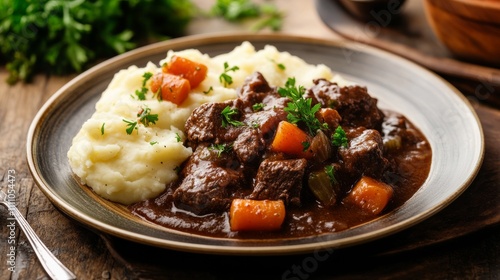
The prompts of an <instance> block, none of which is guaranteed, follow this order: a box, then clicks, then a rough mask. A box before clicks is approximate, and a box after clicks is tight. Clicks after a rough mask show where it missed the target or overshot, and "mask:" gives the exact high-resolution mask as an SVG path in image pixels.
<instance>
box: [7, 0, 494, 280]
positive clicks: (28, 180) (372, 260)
mask: <svg viewBox="0 0 500 280" xmlns="http://www.w3.org/2000/svg"><path fill="white" fill-rule="evenodd" d="M195 2H196V3H198V4H199V6H200V7H201V8H204V9H207V8H208V7H209V6H210V5H209V3H210V2H209V1H202V0H198V1H195ZM274 3H276V5H278V7H280V9H281V10H283V11H284V12H285V14H286V18H285V22H284V26H283V30H282V31H281V32H284V33H289V34H297V35H304V36H313V37H321V38H329V39H339V36H337V35H336V34H335V33H334V32H332V31H331V30H330V29H329V28H328V27H327V26H326V25H325V24H323V22H322V21H321V19H320V18H319V17H318V15H317V13H316V9H315V5H314V2H313V1H301V0H291V1H288V0H277V1H274ZM246 28H248V26H247V25H245V24H243V25H237V24H228V23H226V22H223V21H220V20H215V19H198V20H196V21H194V22H193V23H192V24H191V25H190V26H189V28H188V30H187V34H197V33H214V34H215V33H218V32H226V31H233V32H236V31H238V30H243V29H246ZM6 78H7V71H6V70H5V69H4V68H0V119H1V122H0V184H2V186H5V185H7V184H9V182H8V179H9V176H8V175H11V176H10V179H14V180H15V182H11V183H13V185H14V187H15V191H16V192H15V197H16V205H17V207H18V208H19V210H20V211H21V213H22V214H23V215H24V216H25V217H26V218H27V220H28V222H29V223H30V224H31V225H32V227H33V229H34V230H35V231H36V233H38V235H39V236H40V237H41V239H42V240H43V241H44V242H45V244H46V245H47V247H48V248H49V249H51V251H52V252H53V253H54V254H55V255H56V256H57V257H58V258H59V259H60V260H61V261H62V262H63V263H64V264H65V265H66V266H67V267H69V268H70V269H71V270H72V271H73V272H74V273H75V274H76V275H77V276H78V278H79V279H138V278H142V279H148V278H156V279H255V278H256V277H260V278H262V279H271V278H272V279H275V278H278V279H279V278H281V279H331V278H339V279H367V278H368V279H387V278H406V279H407V278H419V279H420V278H427V279H498V278H499V277H500V263H499V262H500V257H499V252H500V250H499V238H498V236H499V227H498V223H497V222H498V221H497V218H498V214H499V213H498V212H497V211H498V209H499V208H498V201H495V200H497V199H498V198H499V197H498V190H499V181H500V174H499V173H500V145H498V143H499V141H498V139H499V137H500V133H499V132H498V131H500V130H499V129H500V110H499V109H498V108H495V107H492V106H490V105H489V104H484V103H481V102H474V103H473V105H474V108H475V110H476V111H477V113H478V115H479V117H480V119H481V122H482V124H483V126H484V128H485V136H486V158H485V165H484V166H483V168H482V170H481V172H480V175H478V179H476V181H475V182H474V184H473V187H474V188H473V189H471V190H470V191H469V190H468V194H465V196H464V197H463V198H462V200H474V199H475V198H477V197H478V196H476V195H475V193H474V192H480V191H483V189H482V188H487V189H488V190H490V191H491V192H492V194H491V196H490V197H489V198H481V199H489V200H488V201H485V203H486V202H487V203H489V204H488V205H491V209H490V212H488V213H487V211H486V212H485V211H483V212H480V213H481V215H482V216H481V217H475V216H467V213H475V212H474V211H473V209H472V210H470V211H469V210H468V209H465V210H463V209H462V212H463V213H464V214H463V219H461V217H462V216H460V217H458V218H457V217H456V215H455V216H454V214H455V213H457V212H454V211H453V210H454V209H460V208H461V204H458V203H460V201H458V202H457V203H455V204H454V205H451V206H450V208H449V209H445V210H444V211H443V213H442V214H441V220H430V221H426V222H424V223H423V224H422V225H418V226H420V229H422V230H418V229H419V228H417V229H416V230H413V231H411V230H410V231H406V232H403V233H401V234H398V235H396V237H397V239H396V238H393V239H391V237H389V238H385V240H381V241H378V242H373V243H371V244H368V245H366V246H358V247H356V248H350V249H343V250H339V251H335V252H331V254H330V252H323V253H325V254H326V253H329V255H328V256H329V257H328V258H327V259H324V260H323V259H318V258H316V259H314V258H313V257H314V256H312V255H298V256H281V257H265V258H261V259H258V258H246V257H241V258H227V257H224V256H217V257H213V258H212V257H209V256H206V255H196V254H187V253H181V252H174V251H168V250H159V249H157V248H151V247H146V246H143V245H138V244H133V243H130V242H126V241H123V240H117V239H114V238H111V237H108V236H101V234H100V233H98V232H94V231H92V230H90V229H88V228H86V227H84V226H82V225H80V224H78V223H76V222H74V221H73V220H71V219H69V218H67V217H66V216H65V215H64V214H62V213H61V212H59V211H58V210H57V209H56V208H55V207H54V206H53V205H52V204H51V203H50V202H49V201H48V199H47V198H46V197H45V196H44V195H43V194H42V192H41V191H40V190H39V189H38V188H37V187H36V185H35V184H34V181H33V179H32V177H31V175H30V173H29V170H28V166H27V163H26V134H27V131H28V128H29V126H30V124H31V121H32V119H33V117H34V116H35V114H36V112H37V111H38V110H39V109H40V108H41V106H42V105H43V104H44V102H46V101H47V99H48V98H49V97H50V96H51V95H52V94H54V93H55V92H56V91H57V90H58V89H59V88H61V87H62V86H63V85H64V84H65V83H67V82H68V81H69V80H71V78H73V76H63V77H59V76H46V75H38V76H36V77H35V78H34V80H33V82H32V83H30V84H17V85H15V86H8V85H7V84H6V83H4V82H3V81H4V80H5V79H6ZM478 86H479V85H478ZM469 94H471V93H469ZM472 94H474V92H472ZM492 94H500V93H492ZM473 100H474V99H473ZM459 199H460V198H459ZM462 203H465V204H466V202H462ZM478 203H481V201H479V202H478ZM469 206H470V205H469ZM453 207H454V208H453ZM447 210H448V212H446V211H447ZM457 211H458V210H457ZM447 215H448V216H447ZM461 215H462V214H461ZM8 218H9V216H8V211H7V210H6V209H4V208H1V209H0V220H1V221H0V225H1V228H0V279H48V276H47V274H46V273H45V271H44V270H43V268H42V267H41V265H40V264H39V263H38V261H37V259H36V255H35V253H34V252H33V250H32V248H31V247H30V245H29V243H28V241H27V239H26V237H25V236H24V234H23V233H21V232H20V230H19V229H18V228H16V229H15V231H14V232H11V230H10V228H9V227H7V224H8ZM443 220H444V221H448V220H449V222H450V226H449V227H448V226H447V225H446V224H443ZM475 221H479V222H476V224H474V223H475ZM477 223H483V224H485V225H486V226H484V227H481V226H478V225H477ZM483 224H481V225H483ZM451 225H453V227H452V226H451ZM471 225H474V226H475V227H476V228H477V230H473V231H469V230H468V229H470V227H471ZM418 226H417V227H418ZM429 229H435V230H434V231H432V230H429ZM447 230H448V232H447ZM443 232H446V236H449V238H443V236H444V234H443ZM460 232H463V233H464V234H460ZM11 240H13V241H11ZM410 241H411V242H410ZM411 246H414V248H413V247H411ZM12 251H13V252H14V253H12ZM323 256H325V255H323ZM207 259H211V260H212V261H207ZM138 260H140V262H139V261H138ZM11 261H13V262H11ZM265 269H268V271H270V272H266V271H264V270H265Z"/></svg>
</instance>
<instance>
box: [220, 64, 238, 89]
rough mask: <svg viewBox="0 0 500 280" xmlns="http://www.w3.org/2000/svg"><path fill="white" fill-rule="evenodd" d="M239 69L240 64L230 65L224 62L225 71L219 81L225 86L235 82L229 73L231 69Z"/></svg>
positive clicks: (234, 70)
mask: <svg viewBox="0 0 500 280" xmlns="http://www.w3.org/2000/svg"><path fill="white" fill-rule="evenodd" d="M239 69H240V68H239V67H238V66H233V67H229V64H228V63H227V62H224V72H222V74H220V76H219V81H220V82H221V83H222V84H223V85H224V87H227V86H228V85H230V84H232V83H233V77H231V76H229V74H227V73H228V72H230V71H233V72H236V71H237V70H239Z"/></svg>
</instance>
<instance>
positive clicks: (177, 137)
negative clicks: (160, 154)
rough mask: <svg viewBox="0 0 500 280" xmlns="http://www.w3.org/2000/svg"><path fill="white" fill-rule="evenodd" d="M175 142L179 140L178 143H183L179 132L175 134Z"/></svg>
mask: <svg viewBox="0 0 500 280" xmlns="http://www.w3.org/2000/svg"><path fill="white" fill-rule="evenodd" d="M175 140H177V142H182V138H181V136H180V135H179V133H178V132H176V133H175Z"/></svg>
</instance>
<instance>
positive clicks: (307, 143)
mask: <svg viewBox="0 0 500 280" xmlns="http://www.w3.org/2000/svg"><path fill="white" fill-rule="evenodd" d="M310 146H311V143H309V142H308V141H304V142H302V147H303V149H302V151H303V152H305V151H307V149H309V147H310Z"/></svg>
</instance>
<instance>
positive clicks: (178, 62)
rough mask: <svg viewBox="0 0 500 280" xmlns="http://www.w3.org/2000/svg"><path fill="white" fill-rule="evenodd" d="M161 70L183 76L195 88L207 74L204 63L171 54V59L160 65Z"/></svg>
mask: <svg viewBox="0 0 500 280" xmlns="http://www.w3.org/2000/svg"><path fill="white" fill-rule="evenodd" d="M162 71H163V72H165V73H170V74H173V75H176V76H180V77H182V78H185V79H187V80H188V81H189V83H190V84H191V88H196V87H197V86H198V85H199V84H200V83H201V82H203V80H204V79H205V77H206V76H207V71H208V68H207V66H205V65H204V64H201V63H198V62H195V61H192V60H189V59H187V58H184V57H180V56H173V57H172V60H171V61H170V62H169V63H167V64H166V65H165V66H164V67H162Z"/></svg>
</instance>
